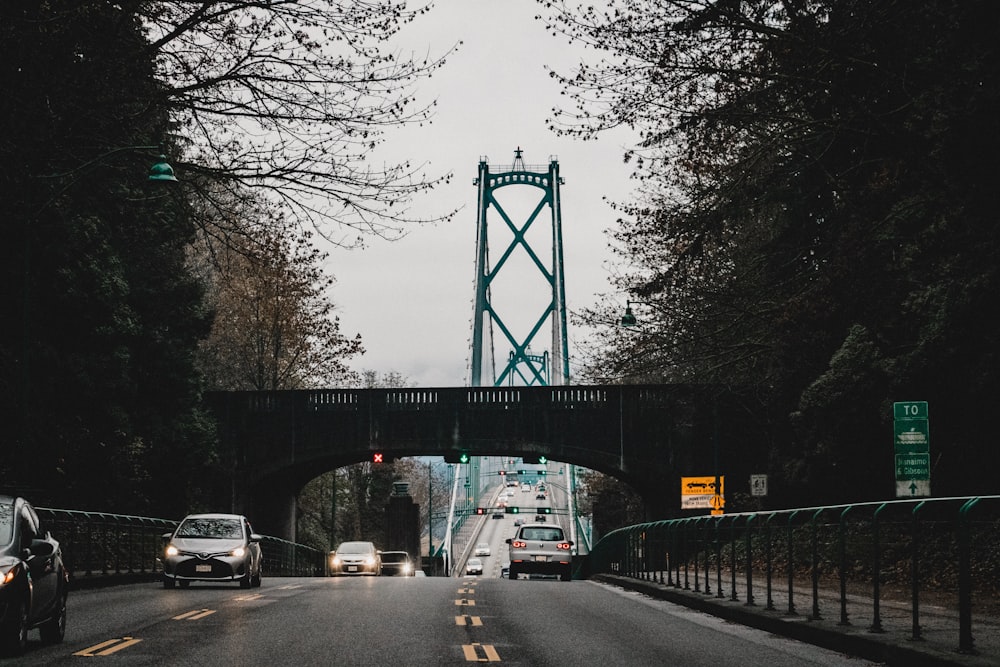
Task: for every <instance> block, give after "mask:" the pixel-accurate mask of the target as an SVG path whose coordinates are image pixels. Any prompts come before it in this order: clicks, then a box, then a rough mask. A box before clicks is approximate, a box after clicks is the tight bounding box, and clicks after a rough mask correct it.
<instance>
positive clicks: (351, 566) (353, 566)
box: [347, 565, 358, 572]
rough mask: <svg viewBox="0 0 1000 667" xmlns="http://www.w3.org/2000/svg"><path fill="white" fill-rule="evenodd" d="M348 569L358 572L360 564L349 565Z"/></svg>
mask: <svg viewBox="0 0 1000 667" xmlns="http://www.w3.org/2000/svg"><path fill="white" fill-rule="evenodd" d="M347 571H348V572H357V571H358V566H357V565H348V566H347Z"/></svg>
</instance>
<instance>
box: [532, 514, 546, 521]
mask: <svg viewBox="0 0 1000 667" xmlns="http://www.w3.org/2000/svg"><path fill="white" fill-rule="evenodd" d="M535 521H537V522H538V523H545V521H547V519H546V518H545V515H544V514H536V515H535Z"/></svg>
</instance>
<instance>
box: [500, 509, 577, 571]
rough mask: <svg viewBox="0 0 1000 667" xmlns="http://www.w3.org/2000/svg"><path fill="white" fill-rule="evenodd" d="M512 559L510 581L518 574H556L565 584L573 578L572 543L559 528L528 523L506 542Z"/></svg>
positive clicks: (544, 524)
mask: <svg viewBox="0 0 1000 667" xmlns="http://www.w3.org/2000/svg"><path fill="white" fill-rule="evenodd" d="M507 544H509V545H510V547H509V548H508V555H509V556H510V577H509V578H510V580H511V581H517V577H518V575H519V574H527V575H528V576H529V577H530V576H531V575H532V574H554V575H558V576H559V578H560V579H561V580H562V581H569V580H570V579H572V578H573V556H572V552H571V551H570V548H571V547H572V546H573V542H572V541H571V540H568V539H566V534H565V533H563V529H562V528H561V527H559V526H550V525H548V524H546V523H526V524H524V525H523V526H521V527H520V528H518V529H517V533H515V535H514V537H512V538H508V539H507Z"/></svg>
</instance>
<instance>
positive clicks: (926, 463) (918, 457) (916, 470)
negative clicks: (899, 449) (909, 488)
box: [896, 453, 931, 481]
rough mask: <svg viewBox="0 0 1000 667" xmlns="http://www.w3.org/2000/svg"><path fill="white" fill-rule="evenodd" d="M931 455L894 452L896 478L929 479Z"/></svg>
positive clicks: (905, 479)
mask: <svg viewBox="0 0 1000 667" xmlns="http://www.w3.org/2000/svg"><path fill="white" fill-rule="evenodd" d="M930 477H931V455H930V454H929V453H926V454H896V480H897V481H911V480H916V479H930Z"/></svg>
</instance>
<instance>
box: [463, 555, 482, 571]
mask: <svg viewBox="0 0 1000 667" xmlns="http://www.w3.org/2000/svg"><path fill="white" fill-rule="evenodd" d="M465 573H466V574H482V573H483V561H481V560H479V559H478V558H470V559H469V560H468V561H467V562H466V563H465Z"/></svg>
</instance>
